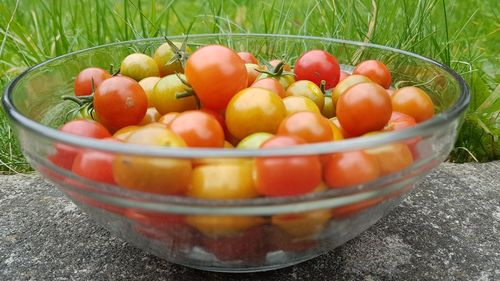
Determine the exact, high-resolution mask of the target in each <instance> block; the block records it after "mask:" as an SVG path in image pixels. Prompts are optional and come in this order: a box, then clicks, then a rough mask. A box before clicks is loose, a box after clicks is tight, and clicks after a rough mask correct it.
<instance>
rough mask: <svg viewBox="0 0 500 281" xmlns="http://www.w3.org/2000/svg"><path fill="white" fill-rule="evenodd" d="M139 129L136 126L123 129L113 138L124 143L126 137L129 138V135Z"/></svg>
mask: <svg viewBox="0 0 500 281" xmlns="http://www.w3.org/2000/svg"><path fill="white" fill-rule="evenodd" d="M139 128H141V127H140V126H137V125H132V126H127V127H123V128H121V129H120V130H118V131H116V132H115V133H114V134H113V138H115V139H117V140H120V141H125V140H126V139H127V138H128V136H130V134H132V133H133V132H134V131H136V130H137V129H139Z"/></svg>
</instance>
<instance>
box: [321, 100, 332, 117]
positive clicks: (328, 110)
mask: <svg viewBox="0 0 500 281" xmlns="http://www.w3.org/2000/svg"><path fill="white" fill-rule="evenodd" d="M321 114H323V116H325V117H326V118H328V119H330V118H332V117H335V106H333V100H332V97H325V104H324V105H323V110H321Z"/></svg>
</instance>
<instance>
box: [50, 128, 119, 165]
mask: <svg viewBox="0 0 500 281" xmlns="http://www.w3.org/2000/svg"><path fill="white" fill-rule="evenodd" d="M59 130H60V131H62V132H65V133H69V134H73V135H77V136H82V137H88V138H95V139H103V138H109V137H111V134H110V133H109V131H108V129H106V128H105V127H104V126H103V125H101V124H100V123H98V122H96V121H93V120H87V119H78V120H73V121H70V122H68V123H66V124H64V125H63V126H62V127H61V128H60V129H59ZM55 147H56V153H55V154H53V155H50V156H49V160H50V161H52V163H54V164H55V165H57V166H59V167H62V168H65V169H68V170H70V169H71V166H72V165H73V160H74V159H75V157H76V155H77V154H78V153H79V152H80V150H81V149H80V148H77V147H73V146H69V145H66V144H60V143H57V144H56V145H55Z"/></svg>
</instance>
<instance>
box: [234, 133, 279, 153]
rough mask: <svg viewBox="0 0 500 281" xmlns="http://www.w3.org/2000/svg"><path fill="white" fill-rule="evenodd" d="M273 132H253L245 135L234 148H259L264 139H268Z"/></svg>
mask: <svg viewBox="0 0 500 281" xmlns="http://www.w3.org/2000/svg"><path fill="white" fill-rule="evenodd" d="M272 136H274V135H273V134H270V133H262V132H259V133H253V134H251V135H248V136H246V137H245V138H244V139H242V140H241V141H240V142H239V143H238V145H237V146H236V148H239V149H256V148H259V147H260V145H261V144H262V143H264V142H265V141H266V140H268V139H270V138H271V137H272Z"/></svg>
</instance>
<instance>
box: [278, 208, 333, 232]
mask: <svg viewBox="0 0 500 281" xmlns="http://www.w3.org/2000/svg"><path fill="white" fill-rule="evenodd" d="M331 217H332V215H331V213H330V210H319V211H311V212H304V213H297V214H284V215H274V216H272V218H271V223H272V224H274V225H276V226H278V227H279V228H281V229H283V230H284V231H285V232H286V233H288V234H290V235H291V236H293V237H295V238H300V239H307V238H311V237H313V236H314V235H316V234H318V233H320V232H321V231H323V229H324V228H325V225H326V223H327V222H328V221H329V220H330V218H331Z"/></svg>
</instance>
